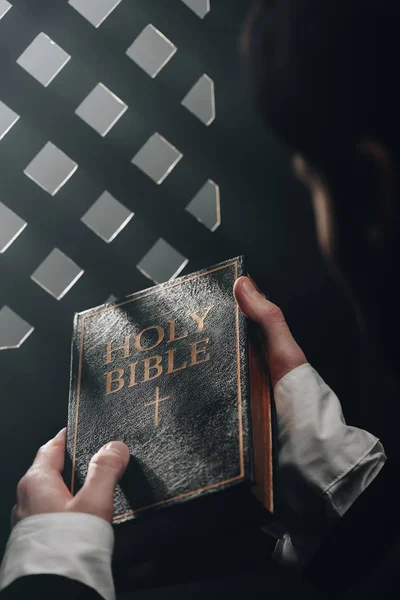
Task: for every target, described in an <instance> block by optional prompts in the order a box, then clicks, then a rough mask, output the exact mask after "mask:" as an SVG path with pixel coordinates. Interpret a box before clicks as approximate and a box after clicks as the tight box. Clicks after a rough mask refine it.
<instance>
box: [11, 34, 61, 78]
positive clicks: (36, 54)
mask: <svg viewBox="0 0 400 600" xmlns="http://www.w3.org/2000/svg"><path fill="white" fill-rule="evenodd" d="M70 58H71V57H70V55H69V54H67V52H65V50H63V49H62V48H60V46H58V45H57V44H56V43H55V42H53V40H52V39H50V38H49V36H48V35H46V34H45V33H39V35H38V36H37V37H36V38H35V39H34V40H33V42H32V43H31V44H30V45H29V46H28V47H27V49H26V50H25V51H24V52H23V53H22V54H21V56H20V57H19V59H18V60H17V63H18V64H19V66H20V67H22V68H23V69H25V71H27V72H28V73H29V75H32V77H34V78H35V79H36V80H37V81H38V82H39V83H41V84H42V85H44V87H47V86H48V85H49V84H50V83H51V82H52V81H53V79H54V78H55V77H56V75H58V73H59V72H60V71H61V70H62V69H63V68H64V67H65V65H66V64H67V62H68V61H69V60H70Z"/></svg>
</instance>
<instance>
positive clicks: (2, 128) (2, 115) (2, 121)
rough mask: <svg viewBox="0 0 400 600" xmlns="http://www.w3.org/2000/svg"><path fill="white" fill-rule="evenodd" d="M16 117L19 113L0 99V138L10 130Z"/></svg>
mask: <svg viewBox="0 0 400 600" xmlns="http://www.w3.org/2000/svg"><path fill="white" fill-rule="evenodd" d="M18 119H19V115H17V113H16V112H14V111H13V110H11V108H9V107H8V106H7V105H6V104H3V102H1V101H0V140H2V139H3V137H4V136H5V135H6V134H7V133H8V132H9V131H10V129H11V127H12V126H13V125H15V123H16V122H17V121H18Z"/></svg>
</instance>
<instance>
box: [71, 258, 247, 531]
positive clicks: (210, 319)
mask: <svg viewBox="0 0 400 600" xmlns="http://www.w3.org/2000/svg"><path fill="white" fill-rule="evenodd" d="M243 274H245V265H244V259H243V257H239V258H236V259H233V260H231V261H226V263H221V264H220V265H216V266H215V267H212V268H210V269H206V270H204V271H202V272H199V273H197V274H192V275H188V276H185V277H181V278H179V279H177V280H175V281H174V282H172V283H166V284H161V285H159V286H155V287H153V288H150V289H149V290H144V291H143V292H139V293H137V294H134V295H132V296H130V297H129V298H127V299H125V300H124V301H117V302H115V303H113V304H110V305H106V306H103V307H97V308H96V309H92V310H89V311H86V312H84V313H79V314H77V315H76V317H75V322H74V334H73V343H72V365H71V389H70V402H69V415H68V431H67V453H68V455H69V458H70V460H71V461H72V464H74V466H75V469H74V486H73V487H74V490H73V491H74V492H76V490H77V489H78V488H79V486H80V485H81V484H82V482H83V481H84V478H85V476H86V473H87V468H88V464H89V461H90V458H91V457H92V456H93V454H95V453H96V452H97V451H98V450H99V449H100V447H101V446H103V445H104V444H105V443H107V442H108V441H110V440H122V441H124V442H125V443H126V444H127V445H128V446H129V448H130V449H131V463H130V465H129V467H128V469H127V473H126V475H125V476H124V478H123V479H122V481H121V483H120V485H118V486H117V489H116V492H115V502H114V523H120V522H123V521H125V520H129V519H133V518H137V517H140V516H141V515H143V514H145V513H147V512H148V511H149V510H154V509H158V508H166V507H167V506H168V505H171V504H174V503H181V502H190V501H191V500H193V499H195V498H198V497H199V496H203V495H209V494H214V493H218V492H220V491H222V490H223V489H226V488H229V487H232V486H237V485H243V484H244V485H246V486H247V485H248V486H249V485H250V484H251V483H252V479H253V475H252V472H253V468H252V449H251V439H250V431H249V410H250V409H249V395H248V356H247V331H246V327H247V326H246V320H245V319H244V317H243V315H242V314H241V313H240V311H238V310H237V307H236V302H235V299H234V295H233V291H232V288H233V284H234V281H235V279H236V278H237V277H239V276H241V275H243ZM210 307H211V308H210ZM208 308H210V310H209V311H208V313H207V314H206V312H207V309H208ZM190 314H196V315H197V319H196V318H195V317H193V316H192V317H191V316H190ZM204 315H206V316H205V318H204V322H203V324H202V323H201V317H203V316H204ZM170 321H174V324H173V325H171V323H170ZM202 325H203V327H202ZM155 326H158V327H159V329H155V328H154V327H155ZM149 327H153V329H149V330H148V331H147V332H145V333H143V334H142V335H141V336H140V337H139V338H138V335H139V334H140V332H142V331H143V330H144V329H146V328H149ZM171 327H172V328H173V330H172V331H171ZM161 328H162V331H161ZM186 333H187V335H186V336H185V334H186ZM126 336H129V348H128V350H127V344H126V339H125V338H126ZM183 336H184V337H183ZM178 337H182V339H176V340H174V339H173V338H178ZM161 338H162V339H161ZM171 339H172V341H171ZM206 339H207V340H208V342H207V343H206V342H204V341H203V342H201V341H202V340H206ZM158 341H160V343H159V344H158V345H157V346H155V347H154V348H152V349H146V348H149V347H151V346H154V345H155V344H156V343H157V342H158ZM196 342H197V343H198V344H197V346H194V348H195V350H193V346H190V344H195V343H196ZM200 342H201V343H200ZM108 343H111V344H112V345H111V350H114V349H116V348H120V350H115V351H112V352H111V353H110V347H108V349H109V353H108V355H107V344H108ZM124 343H125V345H124ZM196 348H197V351H196ZM171 350H174V352H172V353H171V352H170V354H169V355H168V354H167V353H168V351H171ZM193 352H194V354H193ZM127 353H129V356H125V354H127ZM171 355H172V357H173V365H172V366H171V364H170V370H171V371H172V368H178V367H179V366H182V365H183V364H184V363H186V364H187V366H186V368H185V369H181V370H179V371H177V372H171V373H167V370H168V357H170V358H171ZM208 355H209V360H206V358H207V357H208ZM154 356H161V357H162V358H161V359H158V360H159V361H160V365H161V367H162V369H163V372H162V374H161V375H160V376H159V377H157V378H154V379H152V380H149V381H143V379H145V375H146V372H145V364H144V363H143V360H144V359H146V358H149V357H154ZM107 360H112V362H111V363H108V364H106V361H107ZM155 360H156V359H152V360H151V361H150V364H152V365H154V363H155ZM134 363H137V365H136V367H135V380H134V383H135V385H132V386H131V387H129V384H130V383H132V382H133V380H132V379H131V378H130V377H131V374H132V369H133V368H131V367H129V365H130V364H134ZM118 369H121V370H123V372H124V375H123V377H122V379H121V380H120V382H118V380H117V376H120V375H121V372H122V371H119V372H117V373H114V374H113V375H112V376H110V380H111V379H113V382H112V383H111V384H110V382H109V384H110V387H109V391H110V390H113V389H116V388H117V387H118V386H119V385H121V384H122V381H124V386H123V387H122V388H121V389H120V390H118V391H116V392H114V391H112V392H111V393H108V394H107V393H106V391H107V388H106V383H107V375H106V373H107V372H110V371H116V370H118ZM157 373H158V370H157V369H153V370H151V369H150V371H148V375H150V376H155V375H156V374H157ZM156 388H158V393H159V398H167V399H166V400H163V401H160V402H159V404H158V422H157V421H156V405H155V404H149V403H150V402H153V401H155V399H156ZM239 399H240V401H239ZM146 404H149V405H148V406H146ZM239 404H240V405H241V408H240V406H239ZM75 440H76V445H75ZM224 482H225V483H224Z"/></svg>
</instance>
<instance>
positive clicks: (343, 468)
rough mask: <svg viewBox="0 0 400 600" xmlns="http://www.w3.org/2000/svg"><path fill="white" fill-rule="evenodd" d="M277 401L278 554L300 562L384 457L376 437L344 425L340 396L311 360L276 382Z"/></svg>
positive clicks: (365, 485) (318, 541)
mask: <svg viewBox="0 0 400 600" xmlns="http://www.w3.org/2000/svg"><path fill="white" fill-rule="evenodd" d="M275 404H276V413H277V430H278V446H279V456H278V462H279V471H278V490H279V495H280V498H282V504H284V506H283V513H284V519H285V526H286V528H285V534H284V535H283V537H282V539H281V540H280V541H279V542H278V544H277V546H276V549H275V552H274V558H276V559H277V560H279V561H280V562H284V563H286V564H291V565H300V566H301V565H304V564H306V563H307V562H308V560H309V559H310V558H311V557H312V555H313V554H314V553H315V551H316V549H317V548H318V546H319V544H320V542H321V540H322V538H323V535H324V533H325V532H326V530H327V529H328V528H329V527H330V526H331V525H333V524H334V523H335V521H337V520H338V519H340V517H341V516H342V515H343V514H344V513H345V512H346V511H347V510H348V509H349V508H350V506H351V505H352V504H353V503H354V502H355V500H356V499H357V498H358V497H359V495H360V494H361V493H362V492H363V491H364V490H365V489H366V487H367V486H368V485H369V484H370V483H371V482H372V481H373V479H374V478H375V477H376V475H377V474H378V473H379V471H380V469H381V468H382V467H383V465H384V463H385V461H386V455H385V452H384V449H383V446H382V444H381V443H380V441H379V440H378V439H377V438H376V437H375V436H373V435H372V434H370V433H368V432H367V431H364V430H362V429H359V428H357V427H352V426H349V425H347V424H346V422H345V419H344V416H343V413H342V408H341V405H340V402H339V400H338V398H337V396H336V395H335V394H334V392H333V391H332V390H331V389H330V388H329V387H328V386H327V385H326V383H325V382H324V381H323V380H322V379H321V377H320V376H319V375H318V373H317V372H316V371H315V370H314V369H313V367H312V366H311V365H310V364H308V363H307V364H304V365H301V366H300V367H297V368H296V369H294V370H293V371H291V372H290V373H288V374H287V375H286V376H285V377H283V379H281V381H280V382H279V383H278V384H277V385H276V386H275Z"/></svg>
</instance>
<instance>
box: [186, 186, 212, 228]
mask: <svg viewBox="0 0 400 600" xmlns="http://www.w3.org/2000/svg"><path fill="white" fill-rule="evenodd" d="M186 210H187V211H188V212H189V213H190V214H191V215H192V216H193V217H195V218H196V219H197V220H198V221H200V223H202V224H203V225H205V226H206V227H207V228H208V229H210V231H215V230H216V229H217V227H219V225H221V204H220V194H219V186H218V185H217V184H216V183H215V182H214V181H212V180H211V179H209V180H208V181H207V182H206V183H205V184H204V185H203V187H202V188H201V190H200V191H199V192H198V193H197V194H196V195H195V197H194V198H193V200H191V202H189V204H188V205H187V207H186Z"/></svg>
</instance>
